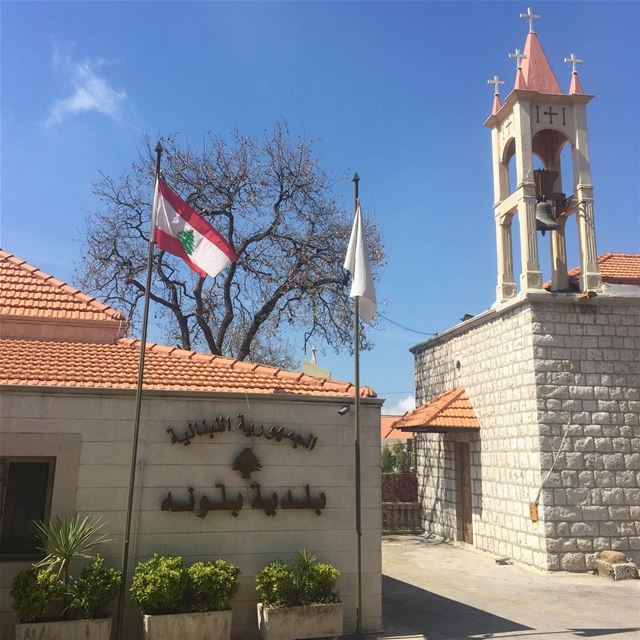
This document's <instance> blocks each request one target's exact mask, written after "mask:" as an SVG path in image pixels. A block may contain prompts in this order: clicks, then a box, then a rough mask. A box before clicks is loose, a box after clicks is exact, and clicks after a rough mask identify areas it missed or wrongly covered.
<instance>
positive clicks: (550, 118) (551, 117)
mask: <svg viewBox="0 0 640 640" xmlns="http://www.w3.org/2000/svg"><path fill="white" fill-rule="evenodd" d="M543 113H544V115H545V116H549V124H553V116H557V115H558V112H557V111H554V110H553V109H552V108H551V107H549V111H544V112H543Z"/></svg>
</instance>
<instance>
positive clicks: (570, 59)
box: [564, 53, 584, 73]
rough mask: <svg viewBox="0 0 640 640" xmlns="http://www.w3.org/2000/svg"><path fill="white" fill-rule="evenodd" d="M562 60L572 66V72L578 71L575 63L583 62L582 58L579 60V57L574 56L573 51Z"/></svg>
mask: <svg viewBox="0 0 640 640" xmlns="http://www.w3.org/2000/svg"><path fill="white" fill-rule="evenodd" d="M564 61H565V62H567V63H569V64H571V65H572V66H573V73H577V72H578V69H577V68H576V65H579V64H582V63H583V62H584V60H580V58H576V54H575V53H572V54H571V55H570V56H569V57H568V58H565V59H564Z"/></svg>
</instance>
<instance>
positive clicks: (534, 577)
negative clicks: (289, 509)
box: [380, 536, 640, 640]
mask: <svg viewBox="0 0 640 640" xmlns="http://www.w3.org/2000/svg"><path fill="white" fill-rule="evenodd" d="M382 566H383V574H384V575H383V586H382V590H383V614H384V617H385V633H384V634H383V635H382V636H380V637H381V638H387V639H391V638H398V639H400V638H407V639H408V638H416V639H418V638H420V639H421V638H428V639H429V640H464V639H466V638H469V639H471V638H474V639H479V638H523V639H525V640H537V639H543V638H544V639H548V640H565V639H566V640H569V639H573V640H575V639H576V638H601V639H602V640H622V639H625V640H633V639H640V580H626V581H621V582H614V581H612V580H609V579H605V578H600V577H597V576H593V575H584V574H583V575H576V574H564V573H563V574H544V573H542V572H538V571H534V570H528V569H524V568H522V567H518V566H515V565H504V566H503V565H497V564H496V563H495V558H493V557H492V556H488V555H484V554H480V553H477V552H475V551H471V550H466V549H462V548H460V547H456V546H454V545H451V544H449V543H442V542H437V541H429V540H427V539H426V538H425V537H424V536H387V537H385V538H384V539H383V545H382Z"/></svg>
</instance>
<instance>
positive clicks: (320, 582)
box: [308, 562, 340, 604]
mask: <svg viewBox="0 0 640 640" xmlns="http://www.w3.org/2000/svg"><path fill="white" fill-rule="evenodd" d="M339 577H340V572H339V571H338V570H337V569H336V568H335V567H333V566H331V565H330V564H326V563H324V562H319V563H318V564H316V565H315V566H314V567H313V571H312V573H311V575H310V576H309V591H308V597H309V600H310V602H313V603H322V604H329V603H331V602H340V598H339V596H338V590H337V588H336V585H337V583H338V578H339Z"/></svg>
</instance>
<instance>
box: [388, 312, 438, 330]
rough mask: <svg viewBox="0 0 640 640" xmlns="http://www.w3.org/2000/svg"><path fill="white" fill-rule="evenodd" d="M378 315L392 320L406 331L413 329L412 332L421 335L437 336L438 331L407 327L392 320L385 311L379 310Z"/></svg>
mask: <svg viewBox="0 0 640 640" xmlns="http://www.w3.org/2000/svg"><path fill="white" fill-rule="evenodd" d="M378 315H379V316H380V317H381V318H384V319H385V320H386V321H387V322H390V323H391V324H394V325H396V327H400V329H404V330H405V331H411V333H418V334H420V335H421V336H437V335H438V334H437V333H432V332H429V331H418V329H412V328H411V327H407V326H406V325H404V324H400V323H399V322H396V321H395V320H392V319H391V318H389V317H387V316H385V315H384V313H381V312H380V311H378Z"/></svg>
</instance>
